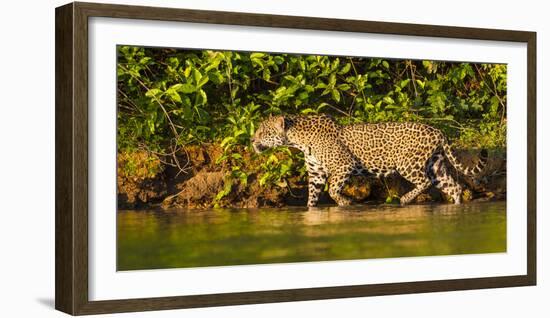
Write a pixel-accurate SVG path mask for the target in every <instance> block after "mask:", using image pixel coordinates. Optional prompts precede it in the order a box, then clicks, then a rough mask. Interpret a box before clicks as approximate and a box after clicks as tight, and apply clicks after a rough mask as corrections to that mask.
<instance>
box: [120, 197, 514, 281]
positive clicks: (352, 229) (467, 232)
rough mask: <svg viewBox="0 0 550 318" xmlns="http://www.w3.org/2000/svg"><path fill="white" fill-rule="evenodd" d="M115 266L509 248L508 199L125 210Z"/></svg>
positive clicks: (173, 265)
mask: <svg viewBox="0 0 550 318" xmlns="http://www.w3.org/2000/svg"><path fill="white" fill-rule="evenodd" d="M117 228H118V239H117V269H118V270H119V271H120V270H136V269H157V268H181V267H201V266H223V265H242V264H265V263H289V262H309V261H330V260H350V259H367V258H387V257H407V256H429V255H452V254H474V253H498V252H505V251H506V203H505V202H485V203H468V204H463V205H452V204H438V205H410V206H406V207H399V206H395V205H353V206H350V207H345V208H341V207H334V206H327V207H319V208H314V209H307V208H303V207H292V208H282V209H272V208H265V209H264V208H262V209H214V210H209V211H205V210H202V211H201V210H185V209H174V210H160V209H159V210H121V211H119V212H118V214H117Z"/></svg>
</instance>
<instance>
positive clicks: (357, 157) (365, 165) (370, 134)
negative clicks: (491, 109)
mask: <svg viewBox="0 0 550 318" xmlns="http://www.w3.org/2000/svg"><path fill="white" fill-rule="evenodd" d="M251 144H252V146H253V148H254V151H255V152H257V153H260V152H262V151H264V150H266V149H268V148H273V147H279V146H288V147H293V148H296V149H298V150H299V151H301V152H303V154H304V159H305V164H306V170H307V173H308V201H307V205H308V206H309V207H313V206H316V205H317V203H318V201H319V196H320V194H321V192H322V190H323V189H324V187H325V184H326V183H327V182H328V192H329V195H330V197H331V198H332V199H333V200H334V201H335V202H336V203H337V204H338V205H339V206H345V205H349V204H351V203H352V200H351V199H350V198H349V197H347V196H345V195H344V194H343V188H344V185H345V184H346V183H347V182H348V181H349V179H350V178H351V177H352V176H353V175H371V176H375V177H378V178H381V177H388V176H389V175H391V174H394V173H397V174H399V175H401V176H402V177H403V178H405V179H406V180H407V181H409V182H410V183H411V184H412V185H413V186H414V188H413V189H412V190H410V191H409V192H407V193H405V194H404V195H402V196H401V197H400V203H401V205H406V204H408V203H410V202H411V201H413V200H414V199H415V198H416V197H417V196H418V195H419V194H421V193H422V192H424V191H426V190H427V189H428V188H429V187H430V186H435V187H436V188H437V189H439V190H440V191H442V192H443V193H445V194H446V195H448V196H449V197H450V198H452V200H453V201H454V203H455V204H460V203H461V196H462V187H461V185H460V184H459V182H458V181H457V179H456V178H455V176H453V173H451V170H450V169H449V166H448V164H447V163H450V164H451V165H452V167H454V169H455V170H456V171H458V172H460V173H461V174H463V175H465V176H468V177H475V176H476V175H478V174H479V173H480V172H481V171H482V169H483V168H484V167H485V166H486V164H487V151H486V150H485V149H483V150H481V153H480V155H479V156H478V157H479V158H478V159H477V161H476V162H475V164H473V165H471V166H470V167H468V166H466V165H463V164H462V163H461V162H460V161H459V160H458V159H457V158H456V156H455V155H454V154H453V151H452V149H451V146H450V144H449V142H448V141H447V138H446V137H445V135H444V134H443V133H442V132H441V130H439V129H437V128H434V127H432V126H429V125H426V124H422V123H414V122H387V123H376V124H375V123H358V124H350V125H341V124H339V123H337V122H336V120H335V119H334V118H333V117H331V116H328V115H307V116H306V115H285V116H269V117H268V118H266V119H264V120H263V121H261V122H260V124H259V125H258V128H257V129H256V131H255V133H254V135H253V136H252V138H251Z"/></svg>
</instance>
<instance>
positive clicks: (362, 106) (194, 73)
mask: <svg viewBox="0 0 550 318" xmlns="http://www.w3.org/2000/svg"><path fill="white" fill-rule="evenodd" d="M117 71H118V108H119V111H118V149H119V151H120V152H131V151H134V150H136V149H142V150H146V151H149V152H150V153H152V154H155V155H156V156H159V158H161V159H162V160H164V161H163V162H165V163H166V164H172V165H179V163H178V162H174V161H177V159H176V155H175V154H177V153H178V152H181V151H182V149H184V148H185V146H187V145H190V144H218V145H220V146H221V147H222V148H223V150H224V155H222V156H221V157H220V158H218V159H217V160H218V161H219V162H220V164H222V163H224V164H228V166H230V167H232V168H231V173H230V177H232V178H233V180H236V181H235V182H241V183H244V184H246V182H247V176H248V175H249V174H250V173H252V172H251V171H246V169H244V168H243V167H244V166H245V165H244V163H243V153H245V152H250V151H251V150H250V148H249V147H250V145H249V140H250V136H251V135H252V134H253V133H254V130H255V127H256V125H257V123H258V121H259V120H261V119H262V118H263V117H265V116H268V115H269V114H314V113H327V114H331V115H333V116H334V117H336V118H337V119H338V120H339V121H340V122H342V123H344V124H345V123H349V122H382V121H420V122H424V123H427V124H430V125H433V126H435V127H438V128H440V129H442V130H443V131H444V132H445V133H446V135H447V136H448V137H449V139H450V140H451V141H452V142H453V143H454V144H455V147H464V148H479V147H485V148H491V149H502V148H503V147H505V144H506V140H505V136H506V65H501V64H473V63H450V62H437V61H412V60H388V59H380V58H358V57H353V58H352V57H335V56H318V55H292V54H271V53H269V54H268V53H259V52H254V53H248V52H230V51H211V50H202V51H199V50H175V49H158V48H141V47H129V46H121V47H119V48H118V70H117ZM280 153H281V152H280V151H279V152H278V155H277V156H275V155H274V153H273V152H268V153H267V154H266V155H264V159H263V160H262V164H261V165H259V166H258V167H257V171H255V172H258V173H259V174H260V175H261V179H260V182H261V183H262V184H268V185H276V184H281V183H284V178H285V177H286V176H288V175H290V174H291V173H295V172H296V171H293V170H299V169H300V168H299V167H300V164H298V163H300V160H301V158H300V155H299V154H293V153H291V152H288V151H286V152H283V153H284V155H282V156H281V155H280ZM167 158H168V159H167ZM170 158H173V160H172V159H170ZM299 173H301V174H302V175H303V171H299ZM226 190H227V191H230V186H228V187H226ZM223 195H224V194H223V193H220V195H219V197H220V198H221V197H223Z"/></svg>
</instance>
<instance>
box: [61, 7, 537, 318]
mask: <svg viewBox="0 0 550 318" xmlns="http://www.w3.org/2000/svg"><path fill="white" fill-rule="evenodd" d="M55 15H56V29H55V32H56V33H55V34H56V46H55V48H56V60H55V63H56V84H55V94H56V108H55V111H56V117H55V129H56V137H55V138H56V139H55V141H56V142H55V147H56V151H55V159H56V163H55V164H56V168H55V169H56V171H55V176H56V188H55V191H56V200H55V202H56V219H55V226H56V229H55V234H56V238H55V239H56V241H55V242H56V255H55V259H56V267H55V268H56V271H55V275H56V278H55V284H56V286H55V307H56V309H58V310H61V311H63V312H66V313H69V314H72V315H83V314H100V313H113V312H128V311H147V310H163V309H176V308H193V307H207V306H226V305H240V304H254V303H271V302H286V301H302V300H314V299H330V298H347V297H363V296H376V295H393V294H408V293H426V292H438V291H452V290H465V289H482V288H496V287H512V286H528V285H535V284H536V33H534V32H525V31H508V30H492V29H478V28H463V27H450V26H433V25H419V24H402V23H387V22H371V21H357V20H339V19H325V18H310V17H294V16H276V15H265V14H250V13H236V12H216V11H199V10H186V9H169V8H158V7H141V6H125V5H107V4H96V3H94V4H92V3H80V2H75V3H70V4H67V5H65V6H62V7H59V8H57V9H56V12H55ZM90 17H111V18H121V19H144V20H162V21H175V22H196V23H210V24H228V25H240V26H261V27H270V28H290V29H311V30H324V31H344V32H367V33H378V34H397V35H408V36H420V37H442V38H453V39H479V40H496V41H510V42H521V43H526V44H527V56H526V59H527V72H528V73H527V82H528V87H527V105H528V109H527V127H528V132H527V140H526V143H527V149H528V152H527V154H525V155H526V156H527V172H528V173H527V176H526V177H527V189H526V190H527V206H526V210H527V255H525V257H526V259H527V274H526V275H519V276H499V277H483V278H467V279H451V280H437V281H417V282H406V283H388V284H371V285H352V286H338V287H331V286H327V287H320V288H303V289H291V290H271V291H257V292H237V293H224V294H205V295H192V296H174V297H158V298H146V299H113V300H105V301H90V300H89V297H88V286H89V276H88V269H89V266H88V203H89V202H88V19H89V18H90Z"/></svg>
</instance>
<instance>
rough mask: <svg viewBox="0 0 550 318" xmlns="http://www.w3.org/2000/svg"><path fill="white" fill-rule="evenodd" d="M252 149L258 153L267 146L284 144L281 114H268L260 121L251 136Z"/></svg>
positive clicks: (283, 126)
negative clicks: (267, 116)
mask: <svg viewBox="0 0 550 318" xmlns="http://www.w3.org/2000/svg"><path fill="white" fill-rule="evenodd" d="M251 141H252V147H254V151H256V152H257V153H260V152H262V151H264V150H266V149H268V148H272V147H277V146H283V145H285V144H286V142H287V139H286V132H285V118H284V117H283V116H269V118H267V119H265V120H264V121H262V122H261V123H260V125H259V126H258V129H256V133H254V136H253V137H252V140H251Z"/></svg>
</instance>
